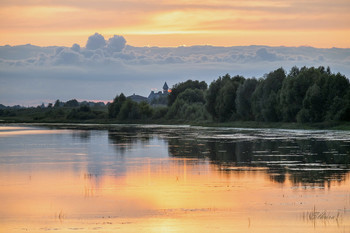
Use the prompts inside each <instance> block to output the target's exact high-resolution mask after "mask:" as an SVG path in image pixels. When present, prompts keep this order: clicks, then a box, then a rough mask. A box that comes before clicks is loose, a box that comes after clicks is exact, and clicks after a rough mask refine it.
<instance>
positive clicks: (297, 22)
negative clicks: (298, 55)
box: [0, 0, 350, 48]
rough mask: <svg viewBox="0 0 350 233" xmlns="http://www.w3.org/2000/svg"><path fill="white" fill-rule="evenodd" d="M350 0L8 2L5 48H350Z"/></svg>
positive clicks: (2, 32) (2, 35) (0, 33)
mask: <svg viewBox="0 0 350 233" xmlns="http://www.w3.org/2000/svg"><path fill="white" fill-rule="evenodd" d="M349 12H350V1H349V0H333V1H329V0H308V1H305V0H303V1H302V0H261V1H257V0H255V1H252V0H245V1H238V0H186V1H185V0H176V1H175V0H163V1H159V0H157V1H156V0H147V1H146V0H100V1H93V0H84V1H83V0H75V1H70V0H26V1H23V0H2V1H1V2H0V22H1V24H0V45H5V44H10V45H18V44H26V43H31V44H35V45H40V46H48V45H64V46H71V45H72V44H73V43H78V44H80V45H81V46H85V43H86V40H87V38H88V36H90V35H92V34H94V33H95V32H98V33H100V34H102V35H104V36H105V38H106V39H108V38H109V37H111V36H112V35H114V34H117V35H123V36H124V37H125V39H126V40H127V43H128V44H129V45H134V46H147V45H149V46H179V45H199V44H200V45H203V44H210V45H221V46H237V45H252V44H255V45H271V46H280V45H285V46H301V45H308V46H314V47H343V48H349V47H350V14H349Z"/></svg>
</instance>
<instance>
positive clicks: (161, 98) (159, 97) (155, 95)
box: [127, 82, 171, 105]
mask: <svg viewBox="0 0 350 233" xmlns="http://www.w3.org/2000/svg"><path fill="white" fill-rule="evenodd" d="M170 92H171V90H170V89H169V86H168V84H167V83H166V82H165V83H164V85H163V92H162V91H158V92H155V91H151V93H150V94H149V95H148V97H144V96H140V95H136V94H133V95H131V96H128V97H127V98H128V99H131V100H132V101H135V102H137V103H140V102H142V101H146V102H148V103H150V104H154V105H166V103H167V98H165V97H166V96H168V95H169V93H170Z"/></svg>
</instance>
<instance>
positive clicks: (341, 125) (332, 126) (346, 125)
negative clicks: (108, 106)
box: [0, 119, 350, 131]
mask: <svg viewBox="0 0 350 233" xmlns="http://www.w3.org/2000/svg"><path fill="white" fill-rule="evenodd" d="M18 124H20V125H38V126H79V128H81V127H83V128H90V129H94V128H95V127H96V129H102V128H103V129H108V128H111V127H113V126H116V125H119V126H123V125H125V126H128V125H129V126H131V125H135V126H136V125H160V126H201V127H213V128H215V127H219V128H248V129H294V130H345V131H350V122H320V123H312V124H300V123H291V122H288V123H287V122H257V121H232V122H190V121H180V120H178V121H159V120H154V121H150V120H138V121H122V122H121V121H16V120H3V119H0V126H1V125H18Z"/></svg>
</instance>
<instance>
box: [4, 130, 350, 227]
mask: <svg viewBox="0 0 350 233" xmlns="http://www.w3.org/2000/svg"><path fill="white" fill-rule="evenodd" d="M0 149H1V150H0V201H1V208H0V232H112V231H116V232H350V175H349V174H350V132H349V131H326V130H279V129H237V128H205V127H190V126H161V125H108V126H105V125H65V124H61V125H46V126H44V125H43V126H40V125H1V126H0Z"/></svg>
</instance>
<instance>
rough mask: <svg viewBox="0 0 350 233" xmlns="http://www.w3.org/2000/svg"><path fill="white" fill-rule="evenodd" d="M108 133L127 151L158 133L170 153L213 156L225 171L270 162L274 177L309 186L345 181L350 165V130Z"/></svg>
mask: <svg viewBox="0 0 350 233" xmlns="http://www.w3.org/2000/svg"><path fill="white" fill-rule="evenodd" d="M108 138H109V140H110V143H112V144H113V145H114V146H115V149H116V150H117V151H118V153H121V154H124V153H125V151H126V150H131V149H132V148H133V146H135V145H136V144H138V143H139V142H143V143H146V144H147V143H148V142H149V140H151V139H154V138H156V139H157V140H164V141H165V142H167V144H168V152H169V156H170V157H174V158H209V159H210V160H211V161H212V163H214V164H216V165H217V167H218V169H219V170H221V171H223V172H239V171H242V170H247V169H248V170H250V171H252V170H254V169H252V168H255V169H256V168H266V169H265V172H266V173H267V174H268V175H269V176H270V179H271V180H272V181H274V182H279V183H284V182H286V179H288V180H289V181H291V182H292V183H293V185H300V186H303V187H306V186H317V187H326V186H327V187H329V186H330V184H331V182H332V181H338V182H342V181H344V180H345V178H346V173H348V172H349V168H350V166H349V164H350V140H349V138H350V135H349V133H348V132H334V131H291V130H286V131H282V130H256V131H254V130H237V129H208V128H177V127H170V128H162V127H153V128H152V127H141V128H139V127H136V126H134V127H127V128H126V127H123V128H118V129H113V130H109V133H108Z"/></svg>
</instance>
